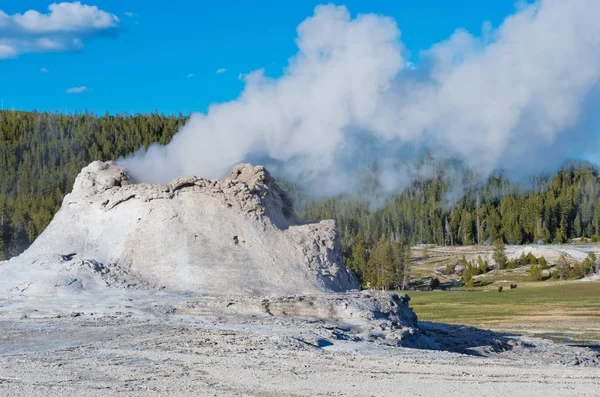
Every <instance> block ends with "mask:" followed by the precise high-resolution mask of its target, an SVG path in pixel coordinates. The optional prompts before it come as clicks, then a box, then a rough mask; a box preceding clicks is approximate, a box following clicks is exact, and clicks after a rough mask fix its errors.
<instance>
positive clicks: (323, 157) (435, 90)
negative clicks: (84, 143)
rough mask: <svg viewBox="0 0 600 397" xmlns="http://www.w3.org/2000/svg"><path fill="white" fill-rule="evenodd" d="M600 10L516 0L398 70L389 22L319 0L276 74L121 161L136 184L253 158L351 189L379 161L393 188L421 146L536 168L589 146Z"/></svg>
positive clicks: (563, 1)
mask: <svg viewBox="0 0 600 397" xmlns="http://www.w3.org/2000/svg"><path fill="white" fill-rule="evenodd" d="M598 15H600V2H598V1H597V0H570V1H567V0H542V1H538V2H536V3H534V4H530V5H522V6H521V7H520V9H518V10H517V11H516V12H515V14H513V15H511V16H509V17H508V18H506V20H505V21H504V22H503V23H502V24H501V26H500V27H498V28H497V29H493V28H492V27H491V26H490V25H489V23H484V24H483V28H482V33H481V35H480V36H474V35H472V34H470V33H468V32H466V31H464V30H461V29H459V30H457V31H456V32H455V33H454V34H453V35H452V36H451V37H450V38H448V39H447V40H445V41H443V42H440V43H437V44H435V45H434V46H432V48H430V49H429V50H427V51H424V52H423V53H422V54H421V56H420V58H421V60H422V62H421V63H420V64H419V65H418V66H417V67H416V68H415V67H413V66H411V67H405V65H406V64H407V62H406V59H405V49H404V46H403V44H402V42H401V40H400V31H399V29H398V27H397V26H396V23H395V21H394V20H393V19H391V18H388V17H384V16H380V15H373V14H368V15H358V16H357V17H356V18H352V17H351V15H350V14H349V12H348V10H347V9H346V8H345V7H343V6H342V7H336V6H333V5H326V6H318V7H316V8H315V11H314V15H313V16H311V17H310V18H308V19H306V20H305V21H304V22H302V23H301V24H300V25H299V26H298V29H297V31H298V37H297V44H298V52H297V54H296V55H295V56H294V57H292V58H291V59H290V60H289V65H288V67H287V68H286V69H285V71H284V74H283V76H282V77H280V78H277V79H271V78H269V77H267V76H265V75H264V73H263V71H262V70H258V71H255V72H252V73H250V74H248V75H246V76H245V83H246V86H245V88H244V90H243V92H242V93H241V95H240V96H239V98H237V99H236V100H234V101H231V102H228V103H223V104H215V105H212V106H211V107H210V108H209V110H208V112H207V113H206V114H194V115H192V116H191V119H190V120H189V122H188V123H187V125H186V126H184V127H183V128H182V129H181V131H180V132H179V133H178V134H176V135H175V137H174V138H173V140H172V142H171V143H170V144H168V145H167V146H160V145H158V144H155V145H153V146H151V147H149V148H148V150H147V151H145V150H143V149H142V150H140V151H139V152H137V153H136V154H134V155H133V156H131V157H129V158H127V159H124V160H122V161H121V163H122V164H123V165H124V166H126V167H128V168H129V169H130V170H131V172H132V174H133V175H134V176H135V177H137V178H138V179H139V180H142V181H146V182H166V181H168V180H170V179H171V178H173V177H179V176H184V175H199V176H205V177H210V178H218V177H222V176H223V175H224V174H225V173H226V172H227V171H228V170H229V169H230V167H231V166H232V165H233V164H235V163H238V162H240V161H245V160H249V159H261V160H264V161H267V162H271V163H273V164H274V165H275V166H276V167H277V170H278V172H280V173H282V174H284V175H285V176H287V177H290V178H297V179H302V180H303V181H308V182H313V183H315V184H318V187H319V188H320V189H326V191H327V192H328V193H336V192H342V191H344V189H346V188H348V187H351V186H352V183H351V181H352V180H353V175H354V173H355V171H356V170H357V169H358V168H360V167H361V165H363V164H366V163H368V162H370V161H373V160H377V161H378V163H379V165H380V175H379V176H380V179H381V182H382V185H383V186H384V187H387V188H388V189H390V190H391V189H394V188H397V187H398V185H399V184H403V183H406V180H407V178H408V179H410V177H407V176H406V175H410V169H404V171H405V172H404V174H405V175H402V172H401V173H400V174H399V173H398V161H397V159H398V158H401V157H403V156H407V155H410V154H411V153H414V151H415V150H417V149H419V148H428V150H431V151H432V153H434V155H436V156H440V157H460V158H462V159H464V160H465V161H466V162H467V164H468V165H470V166H472V167H474V168H476V169H477V170H479V171H480V172H482V173H489V172H492V171H493V170H494V169H497V168H503V169H507V170H509V171H511V170H512V171H513V172H525V171H527V172H529V171H537V170H540V169H543V168H544V167H548V166H552V165H556V164H557V163H559V162H562V161H564V159H565V158H566V156H570V155H583V154H584V149H585V147H589V146H590V144H589V139H591V135H590V133H591V131H590V129H589V128H586V127H587V126H586V124H585V123H587V122H589V121H590V117H593V115H594V112H593V111H592V110H593V104H594V103H595V101H596V99H597V98H598V95H597V93H598V92H597V91H598V90H597V89H598V80H599V77H600V24H599V23H598V21H597V16H598ZM584 143H585V144H584ZM394 175H399V176H398V177H397V178H394Z"/></svg>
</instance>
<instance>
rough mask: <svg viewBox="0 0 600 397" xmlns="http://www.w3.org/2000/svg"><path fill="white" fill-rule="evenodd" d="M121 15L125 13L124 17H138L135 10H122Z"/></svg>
mask: <svg viewBox="0 0 600 397" xmlns="http://www.w3.org/2000/svg"><path fill="white" fill-rule="evenodd" d="M123 15H125V16H126V17H129V18H137V17H139V15H138V14H136V13H135V12H131V11H127V12H124V13H123Z"/></svg>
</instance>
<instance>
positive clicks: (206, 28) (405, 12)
mask: <svg viewBox="0 0 600 397" xmlns="http://www.w3.org/2000/svg"><path fill="white" fill-rule="evenodd" d="M82 3H83V4H87V5H91V6H97V7H98V9H99V10H102V11H105V12H106V13H110V14H113V15H115V16H116V17H118V19H119V21H118V22H116V25H117V27H116V28H113V29H109V30H108V31H100V32H91V33H89V32H88V33H86V34H85V35H84V38H83V39H82V41H83V48H67V49H65V50H63V51H56V52H35V51H33V52H31V53H22V54H19V55H17V56H15V57H13V58H5V59H0V98H1V99H2V100H3V106H4V108H5V109H12V108H14V109H20V110H32V109H37V110H50V111H63V112H65V111H68V112H73V111H83V110H86V109H87V110H91V111H94V112H96V113H104V112H106V111H108V112H110V113H115V112H136V113H137V112H142V113H144V112H151V111H153V110H154V109H157V110H158V111H159V112H163V113H168V114H170V113H178V112H183V113H189V112H192V111H200V112H205V111H206V109H207V108H208V106H209V105H210V104H211V103H220V102H225V101H229V100H232V99H234V98H236V97H237V96H238V94H239V93H240V92H241V90H242V89H243V86H244V83H243V82H242V81H241V80H240V79H238V75H239V74H240V73H247V72H250V71H252V70H256V69H259V68H265V71H266V74H267V75H268V76H278V75H280V74H281V73H282V69H283V68H284V67H285V65H286V64H287V60H288V59H289V58H290V57H291V56H293V55H294V54H295V53H296V45H295V42H294V39H295V37H296V27H297V26H298V24H299V23H300V22H302V21H303V20H304V19H306V18H307V17H309V16H311V15H312V13H313V9H314V7H315V6H316V5H318V4H322V3H323V2H318V1H308V0H306V1H304V0H303V1H293V2H292V1H241V0H237V1H233V0H223V1H218V2H215V1H177V0H175V1H171V2H157V1H152V0H143V1H142V0H119V1H117V0H88V1H83V2H82ZM50 4H51V2H50V1H39V0H35V1H30V0H22V1H18V2H17V1H7V0H1V1H0V10H2V11H4V13H5V14H6V15H8V16H12V15H14V14H22V13H24V12H26V11H28V10H36V11H38V12H40V13H48V12H49V11H48V6H49V5H50ZM336 4H340V5H342V4H343V5H346V6H347V7H348V9H349V10H350V12H351V13H352V14H353V15H356V14H358V13H370V12H375V13H378V14H383V15H386V16H389V17H392V18H394V19H395V20H396V22H397V24H398V27H399V29H400V30H401V32H402V41H403V43H404V44H405V45H406V47H407V49H408V50H409V51H410V53H411V54H412V57H411V58H410V59H411V60H412V61H415V62H418V53H419V51H420V50H424V49H427V48H429V47H430V46H431V45H432V44H434V43H437V42H439V41H441V40H444V39H446V38H448V37H449V36H450V35H451V34H452V32H453V31H454V30H455V29H457V28H464V29H466V30H468V31H469V32H471V33H474V34H475V35H478V34H479V33H480V32H481V26H482V23H483V22H484V21H486V20H489V21H491V23H492V25H493V26H497V25H499V24H500V23H501V22H502V20H503V19H504V17H505V16H507V15H508V14H511V13H512V12H514V10H515V6H514V1H512V0H495V1H493V2H489V1H486V2H484V1H479V0H455V1H452V2H447V1H440V0H419V1H416V0H410V1H408V0H392V1H377V2H374V1H362V0H361V1H359V0H348V1H344V2H337V3H336ZM2 34H6V32H3V31H2V30H0V39H2ZM42 69H44V70H45V71H47V72H42ZM219 69H225V71H224V72H223V73H217V71H218V70H219ZM191 75H193V76H191ZM81 87H86V88H81ZM73 88H75V89H74V90H73V91H83V92H80V93H76V92H75V93H68V92H67V90H68V89H73Z"/></svg>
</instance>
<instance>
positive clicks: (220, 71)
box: [217, 68, 227, 74]
mask: <svg viewBox="0 0 600 397" xmlns="http://www.w3.org/2000/svg"><path fill="white" fill-rule="evenodd" d="M226 71H227V69H225V68H219V69H217V74H222V73H225V72H226Z"/></svg>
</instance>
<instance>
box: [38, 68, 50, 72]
mask: <svg viewBox="0 0 600 397" xmlns="http://www.w3.org/2000/svg"><path fill="white" fill-rule="evenodd" d="M40 72H42V73H50V71H49V70H48V69H46V68H41V69H40Z"/></svg>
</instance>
